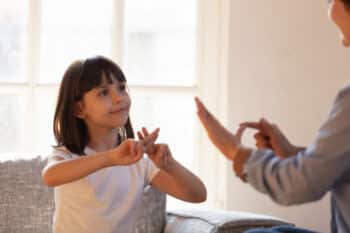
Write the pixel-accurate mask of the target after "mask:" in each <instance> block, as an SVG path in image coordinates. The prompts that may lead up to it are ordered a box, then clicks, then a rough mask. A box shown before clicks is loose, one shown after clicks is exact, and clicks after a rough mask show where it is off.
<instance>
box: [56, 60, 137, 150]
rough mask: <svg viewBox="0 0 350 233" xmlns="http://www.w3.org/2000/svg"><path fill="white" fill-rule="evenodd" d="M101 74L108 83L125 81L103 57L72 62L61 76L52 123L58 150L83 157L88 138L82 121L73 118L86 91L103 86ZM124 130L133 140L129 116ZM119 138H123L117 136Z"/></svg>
mask: <svg viewBox="0 0 350 233" xmlns="http://www.w3.org/2000/svg"><path fill="white" fill-rule="evenodd" d="M102 73H104V74H105V75H106V77H107V79H108V82H110V83H112V82H113V79H116V80H117V81H118V82H126V78H125V76H124V74H123V72H122V70H121V69H120V68H119V66H118V65H117V64H116V63H114V62H113V61H111V60H110V59H108V58H105V57H102V56H96V57H92V58H88V59H86V60H79V61H75V62H73V63H72V64H71V65H70V66H69V67H68V69H67V70H66V72H65V73H64V76H63V80H62V82H61V86H60V89H59V94H58V99H57V104H56V110H55V116H54V121H53V131H54V135H55V138H56V142H57V147H59V146H65V147H66V148H67V149H68V150H69V151H70V152H72V153H75V154H78V155H84V154H85V153H84V148H85V146H86V144H87V142H88V140H89V136H88V132H87V128H86V125H85V123H84V121H83V120H82V119H80V118H78V117H76V116H75V114H74V113H75V108H76V104H77V102H78V101H80V100H82V98H83V96H84V94H85V93H86V92H88V91H90V90H91V89H93V88H94V87H97V86H99V85H100V84H101V83H102V81H103V80H102ZM124 127H125V129H126V136H127V138H134V131H133V128H132V125H131V122H130V117H129V118H128V119H127V122H126V124H125V126H124ZM118 138H119V139H122V138H123V137H122V135H119V136H118ZM119 142H120V140H119Z"/></svg>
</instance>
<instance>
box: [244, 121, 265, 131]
mask: <svg viewBox="0 0 350 233" xmlns="http://www.w3.org/2000/svg"><path fill="white" fill-rule="evenodd" d="M239 126H242V127H246V128H252V129H258V130H261V125H260V122H253V121H246V122H242V123H240V124H239Z"/></svg>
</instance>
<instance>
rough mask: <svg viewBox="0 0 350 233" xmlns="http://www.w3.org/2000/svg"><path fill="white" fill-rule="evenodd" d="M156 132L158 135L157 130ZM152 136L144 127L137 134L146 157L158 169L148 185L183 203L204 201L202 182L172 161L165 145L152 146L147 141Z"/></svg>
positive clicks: (204, 191) (151, 143)
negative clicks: (144, 146)
mask: <svg viewBox="0 0 350 233" xmlns="http://www.w3.org/2000/svg"><path fill="white" fill-rule="evenodd" d="M156 132H157V134H158V132H159V129H157V130H156ZM152 134H153V133H152ZM152 134H149V133H148V131H147V129H146V128H145V127H143V128H142V132H140V131H139V132H137V135H138V137H139V139H140V141H145V140H146V143H145V144H147V146H146V148H145V151H146V153H147V155H148V157H149V158H150V159H151V160H152V161H153V163H154V164H155V165H156V166H157V167H158V168H160V171H159V172H158V174H157V175H156V176H155V177H154V178H153V179H152V180H151V182H150V183H151V184H152V185H153V186H154V187H156V188H157V189H158V190H160V191H162V192H164V193H168V194H170V195H172V196H174V197H176V198H178V199H181V200H183V201H189V202H203V201H205V200H206V199H207V190H206V188H205V186H204V184H203V182H202V181H201V180H200V179H199V178H198V177H197V176H196V175H194V174H193V173H192V172H190V171H189V170H188V169H186V168H185V167H183V166H182V165H181V164H180V163H178V162H177V161H176V160H175V159H173V157H172V155H171V151H170V149H169V146H168V145H167V144H154V141H149V140H147V138H149V137H150V135H152Z"/></svg>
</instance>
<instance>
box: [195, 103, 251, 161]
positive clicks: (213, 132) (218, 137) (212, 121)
mask: <svg viewBox="0 0 350 233" xmlns="http://www.w3.org/2000/svg"><path fill="white" fill-rule="evenodd" d="M195 101H196V105H197V115H198V117H199V120H200V121H201V123H202V125H203V126H204V128H205V130H206V131H207V134H208V137H209V139H210V140H211V141H212V143H213V144H214V145H215V146H216V147H217V148H218V149H219V150H220V151H221V152H222V153H223V154H224V155H225V156H226V158H228V159H230V160H233V158H234V156H235V154H236V153H237V151H238V148H239V146H241V137H242V134H243V131H244V129H245V127H239V129H238V130H237V132H236V134H233V133H231V132H230V131H228V130H227V129H226V128H225V127H224V126H222V125H221V124H220V122H219V121H218V120H217V119H216V118H215V117H214V116H213V115H212V114H211V113H210V112H209V111H208V110H207V108H206V107H205V106H204V104H203V103H202V102H201V101H200V100H199V99H198V98H197V97H196V98H195Z"/></svg>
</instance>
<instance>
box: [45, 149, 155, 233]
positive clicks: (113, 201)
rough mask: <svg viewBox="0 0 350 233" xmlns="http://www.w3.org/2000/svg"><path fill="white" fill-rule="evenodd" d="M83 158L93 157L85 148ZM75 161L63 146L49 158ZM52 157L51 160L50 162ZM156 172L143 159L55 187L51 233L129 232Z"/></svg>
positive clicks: (150, 164) (149, 162) (152, 165)
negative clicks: (144, 191)
mask: <svg viewBox="0 0 350 233" xmlns="http://www.w3.org/2000/svg"><path fill="white" fill-rule="evenodd" d="M84 152H85V154H86V156H89V155H91V154H94V153H96V152H94V151H93V150H92V149H90V148H88V147H86V148H85V150H84ZM54 156H60V157H63V158H64V159H73V158H77V157H78V155H76V154H73V153H71V152H69V151H68V150H67V149H65V148H64V147H62V148H56V149H54V150H53V153H52V154H51V155H50V157H49V163H52V158H53V157H54ZM50 158H51V159H50ZM158 171H159V169H158V168H157V167H156V166H155V165H154V164H153V162H152V161H151V160H149V159H148V158H146V157H144V158H142V159H141V160H139V161H138V162H137V163H135V164H132V165H129V166H114V167H108V168H104V169H101V170H99V171H96V172H94V173H92V174H90V175H88V176H86V177H84V178H82V179H80V180H77V181H74V182H71V183H67V184H64V185H60V186H56V187H55V188H54V193H55V214H54V219H53V232H54V233H90V232H91V233H97V232H101V233H102V232H103V233H115V232H123V233H129V232H130V233H131V232H133V230H134V226H135V223H136V221H137V218H138V216H139V212H140V203H141V202H140V201H141V195H142V192H143V189H144V187H146V186H147V185H148V184H149V183H150V181H151V180H152V179H153V177H154V176H155V175H156V174H157V173H158Z"/></svg>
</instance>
